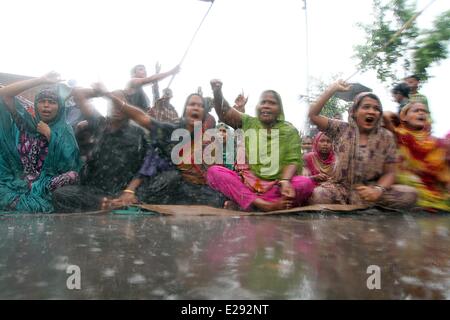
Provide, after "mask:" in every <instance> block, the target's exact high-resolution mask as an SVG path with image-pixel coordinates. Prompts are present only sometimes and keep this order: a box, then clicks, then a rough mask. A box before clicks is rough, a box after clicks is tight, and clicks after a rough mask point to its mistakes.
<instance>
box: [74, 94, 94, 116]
mask: <svg viewBox="0 0 450 320" xmlns="http://www.w3.org/2000/svg"><path fill="white" fill-rule="evenodd" d="M72 95H73V99H74V101H75V103H76V104H77V105H78V106H79V107H80V111H81V113H82V114H83V116H84V117H85V118H91V117H93V116H94V115H95V114H96V112H95V108H94V106H93V105H92V104H91V103H89V99H91V98H95V97H100V96H101V93H100V92H99V91H98V90H96V89H91V88H74V89H73V90H72Z"/></svg>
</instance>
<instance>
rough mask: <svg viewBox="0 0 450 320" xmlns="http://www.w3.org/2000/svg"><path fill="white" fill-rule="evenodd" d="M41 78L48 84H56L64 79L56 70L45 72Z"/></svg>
mask: <svg viewBox="0 0 450 320" xmlns="http://www.w3.org/2000/svg"><path fill="white" fill-rule="evenodd" d="M41 80H42V81H43V82H44V83H46V84H55V83H58V82H61V81H62V80H61V76H60V75H59V73H57V72H55V71H50V72H49V73H46V74H44V75H43V76H41Z"/></svg>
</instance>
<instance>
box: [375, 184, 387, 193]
mask: <svg viewBox="0 0 450 320" xmlns="http://www.w3.org/2000/svg"><path fill="white" fill-rule="evenodd" d="M373 187H374V188H377V189H379V190H381V193H384V192H385V191H386V188H385V187H383V186H380V185H378V184H376V185H374V186H373Z"/></svg>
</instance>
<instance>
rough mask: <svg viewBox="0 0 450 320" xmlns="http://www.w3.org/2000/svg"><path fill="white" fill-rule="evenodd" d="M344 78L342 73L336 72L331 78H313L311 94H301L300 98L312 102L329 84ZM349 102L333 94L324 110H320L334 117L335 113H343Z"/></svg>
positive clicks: (323, 113) (324, 114)
mask: <svg viewBox="0 0 450 320" xmlns="http://www.w3.org/2000/svg"><path fill="white" fill-rule="evenodd" d="M340 78H342V74H335V75H332V76H331V78H330V79H329V80H326V81H325V80H322V79H319V78H312V79H311V88H312V89H311V93H310V96H309V97H307V96H304V95H300V97H299V98H300V100H306V101H307V102H308V104H310V103H311V102H313V101H315V100H317V99H318V98H319V96H320V95H321V94H322V93H323V92H324V91H325V90H326V89H327V88H328V86H329V85H330V84H331V83H333V82H335V81H336V80H338V79H340ZM348 107H349V103H347V102H345V101H343V100H341V99H339V98H337V97H335V96H333V97H331V99H330V100H328V102H327V103H326V104H325V106H324V107H323V109H322V111H321V112H320V114H321V115H323V116H325V117H328V118H333V117H334V115H336V114H340V115H342V114H343V113H344V112H346V111H347V110H348Z"/></svg>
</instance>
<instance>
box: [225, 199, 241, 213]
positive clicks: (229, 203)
mask: <svg viewBox="0 0 450 320" xmlns="http://www.w3.org/2000/svg"><path fill="white" fill-rule="evenodd" d="M223 208H224V209H227V210H234V211H241V208H239V205H238V204H237V203H236V202H234V201H232V200H227V201H225V203H224V204H223Z"/></svg>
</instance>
